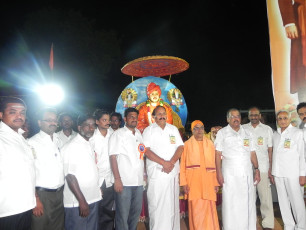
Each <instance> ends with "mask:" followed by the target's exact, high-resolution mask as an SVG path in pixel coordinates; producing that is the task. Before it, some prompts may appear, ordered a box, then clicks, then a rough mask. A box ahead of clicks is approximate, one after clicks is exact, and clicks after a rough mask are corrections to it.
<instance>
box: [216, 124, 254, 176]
mask: <svg viewBox="0 0 306 230" xmlns="http://www.w3.org/2000/svg"><path fill="white" fill-rule="evenodd" d="M214 144H215V146H216V150H217V151H220V152H222V170H223V173H229V174H231V175H234V176H243V175H249V174H250V173H252V164H251V152H252V151H255V150H256V149H255V146H254V143H253V138H252V134H251V132H250V131H248V130H246V129H244V128H243V127H242V126H240V128H239V130H238V132H236V131H235V130H233V129H232V127H231V126H230V125H227V126H226V127H224V128H222V129H220V130H219V131H218V133H217V137H216V140H215V143H214Z"/></svg>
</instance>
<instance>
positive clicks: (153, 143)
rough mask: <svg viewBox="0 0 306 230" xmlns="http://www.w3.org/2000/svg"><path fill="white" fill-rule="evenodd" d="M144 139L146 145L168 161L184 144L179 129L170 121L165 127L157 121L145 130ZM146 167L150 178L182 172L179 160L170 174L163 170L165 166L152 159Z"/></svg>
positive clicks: (147, 162)
mask: <svg viewBox="0 0 306 230" xmlns="http://www.w3.org/2000/svg"><path fill="white" fill-rule="evenodd" d="M143 141H144V144H145V146H146V147H149V148H150V150H151V151H153V152H154V153H155V154H156V155H157V156H159V157H160V158H162V159H164V160H166V161H169V160H171V158H172V157H173V155H174V154H175V152H176V150H177V148H178V147H179V146H184V142H183V140H182V137H181V135H180V133H179V131H178V129H177V128H176V127H175V126H174V125H171V124H168V123H166V126H165V128H164V129H162V128H161V127H160V126H159V125H158V124H156V123H153V124H152V125H150V126H148V127H147V128H146V129H145V130H144V132H143ZM146 168H147V174H148V177H149V178H159V177H168V176H176V175H177V174H178V173H179V172H180V166H179V161H177V162H176V163H175V166H174V168H173V170H172V171H171V172H170V173H169V174H167V173H164V172H162V169H163V167H162V166H161V165H159V164H158V163H156V162H154V161H151V160H150V159H147V160H146Z"/></svg>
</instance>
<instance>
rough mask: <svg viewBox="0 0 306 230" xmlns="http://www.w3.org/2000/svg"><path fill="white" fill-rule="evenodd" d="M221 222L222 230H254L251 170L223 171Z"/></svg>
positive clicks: (254, 206) (254, 205)
mask: <svg viewBox="0 0 306 230" xmlns="http://www.w3.org/2000/svg"><path fill="white" fill-rule="evenodd" d="M223 171H225V172H223V177H224V184H223V189H222V222H223V229H224V230H256V204H255V191H256V190H255V186H254V181H253V174H252V170H249V171H250V173H247V174H245V173H242V174H241V173H239V172H237V170H235V169H232V170H223Z"/></svg>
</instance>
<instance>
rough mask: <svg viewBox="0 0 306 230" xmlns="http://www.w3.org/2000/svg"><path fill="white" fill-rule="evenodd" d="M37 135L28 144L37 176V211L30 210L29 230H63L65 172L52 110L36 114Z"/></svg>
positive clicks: (35, 209)
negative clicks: (30, 222)
mask: <svg viewBox="0 0 306 230" xmlns="http://www.w3.org/2000/svg"><path fill="white" fill-rule="evenodd" d="M38 126H39V127H40V132H39V133H37V134H36V135H34V136H33V137H31V138H30V139H29V140H28V143H29V145H30V146H31V147H32V150H33V152H34V159H35V160H34V161H35V172H36V203H37V204H36V207H35V208H34V209H33V217H32V230H42V229H44V230H47V229H48V230H49V229H50V230H63V229H64V206H63V188H64V169H63V158H62V155H61V153H60V150H59V146H60V139H59V138H58V135H57V134H56V133H55V131H56V129H57V113H56V110H55V109H54V108H43V109H41V110H39V112H38Z"/></svg>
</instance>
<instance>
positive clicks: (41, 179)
mask: <svg viewBox="0 0 306 230" xmlns="http://www.w3.org/2000/svg"><path fill="white" fill-rule="evenodd" d="M60 142H61V141H60V139H59V137H58V135H57V134H56V133H54V134H53V140H52V139H51V136H50V135H48V134H47V133H45V132H43V131H40V132H39V133H37V134H36V135H34V136H33V137H31V138H30V139H29V140H28V143H29V145H30V146H31V147H32V148H33V149H32V151H33V153H34V159H35V160H34V161H35V172H36V187H43V188H48V189H57V188H59V187H61V186H63V185H64V167H63V157H62V155H61V152H60V150H59V146H60Z"/></svg>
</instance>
